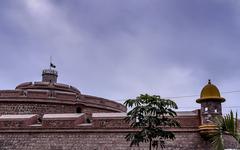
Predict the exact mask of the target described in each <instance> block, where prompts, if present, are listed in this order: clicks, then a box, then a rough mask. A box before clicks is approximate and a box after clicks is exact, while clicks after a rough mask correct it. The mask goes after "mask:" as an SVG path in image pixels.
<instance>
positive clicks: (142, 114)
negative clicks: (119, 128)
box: [124, 94, 180, 150]
mask: <svg viewBox="0 0 240 150" xmlns="http://www.w3.org/2000/svg"><path fill="white" fill-rule="evenodd" d="M124 104H125V106H127V107H130V108H133V109H132V110H131V111H129V112H128V113H127V117H126V118H125V120H126V121H127V122H128V123H130V126H131V127H132V128H136V129H138V130H137V131H136V132H132V133H129V134H127V136H126V137H125V138H126V140H127V141H131V144H130V146H133V145H137V146H139V144H140V143H142V142H149V149H150V150H151V147H156V148H157V147H158V146H159V145H160V146H161V147H162V148H163V147H164V141H165V140H166V139H171V140H174V139H175V135H174V133H173V132H171V131H168V130H164V127H180V124H179V123H178V122H177V121H176V120H175V119H174V117H175V116H176V112H175V111H174V109H177V108H178V107H177V105H176V103H175V102H173V101H171V100H169V99H162V98H161V97H160V96H158V95H153V96H151V95H148V94H145V95H143V94H141V95H140V96H138V97H136V99H128V100H126V101H125V102H124Z"/></svg>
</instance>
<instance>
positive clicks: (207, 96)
mask: <svg viewBox="0 0 240 150" xmlns="http://www.w3.org/2000/svg"><path fill="white" fill-rule="evenodd" d="M213 99H214V100H218V101H221V102H224V101H225V99H224V98H222V97H221V95H220V92H219V90H218V88H217V87H216V86H215V85H214V84H212V83H211V81H210V80H209V81H208V84H207V85H205V86H204V87H203V89H202V91H201V95H200V98H199V99H197V103H200V102H202V101H206V100H213Z"/></svg>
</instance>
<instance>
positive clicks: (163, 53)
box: [0, 0, 240, 112]
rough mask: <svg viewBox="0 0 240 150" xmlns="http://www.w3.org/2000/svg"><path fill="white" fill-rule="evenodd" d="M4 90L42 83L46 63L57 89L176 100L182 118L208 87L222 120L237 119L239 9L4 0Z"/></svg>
mask: <svg viewBox="0 0 240 150" xmlns="http://www.w3.org/2000/svg"><path fill="white" fill-rule="evenodd" d="M0 52H1V53H0V54H1V59H0V88H1V89H14V88H15V86H16V85H18V84H19V83H22V82H26V81H39V80H41V71H42V69H44V68H48V67H49V58H50V56H52V57H53V62H54V64H55V65H56V66H57V70H58V71H59V78H58V81H59V82H61V83H66V84H71V85H73V86H76V87H78V88H79V90H80V91H81V92H82V93H84V94H90V95H96V96H100V97H105V98H109V99H115V100H116V101H118V102H123V100H124V99H127V98H134V97H136V96H137V95H139V94H141V93H149V94H157V95H161V96H162V97H171V98H172V99H174V100H175V101H176V102H177V104H178V105H179V107H180V109H181V110H192V109H196V108H199V105H198V104H196V102H195V100H196V99H197V98H198V96H192V97H183V98H174V97H179V96H191V95H199V94H200V91H201V89H202V87H203V86H204V85H205V84H206V83H207V80H208V79H211V80H212V83H214V84H215V85H217V86H218V88H219V89H220V91H221V92H223V93H222V96H223V97H225V98H226V102H225V103H224V104H223V110H224V112H228V111H229V110H230V109H233V110H237V109H238V110H239V112H240V104H239V101H240V98H239V97H240V93H239V92H233V93H225V92H231V91H239V90H240V87H239V85H240V59H239V55H240V1H237V0H181V1H179V0H92V1H90V0H1V2H0Z"/></svg>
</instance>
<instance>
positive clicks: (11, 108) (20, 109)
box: [0, 102, 76, 115]
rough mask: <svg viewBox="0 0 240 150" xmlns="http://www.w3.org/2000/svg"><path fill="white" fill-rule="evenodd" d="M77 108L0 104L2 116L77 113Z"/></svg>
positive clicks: (32, 104) (33, 104) (61, 105)
mask: <svg viewBox="0 0 240 150" xmlns="http://www.w3.org/2000/svg"><path fill="white" fill-rule="evenodd" d="M75 112H76V106H73V105H64V104H49V103H46V104H44V103H19V102H12V103H11V102H9V103H4V102H1V103H0V114H40V115H42V114H48V113H75Z"/></svg>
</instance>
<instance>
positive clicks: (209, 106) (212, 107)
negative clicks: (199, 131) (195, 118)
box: [196, 80, 225, 124]
mask: <svg viewBox="0 0 240 150" xmlns="http://www.w3.org/2000/svg"><path fill="white" fill-rule="evenodd" d="M224 101H225V99H224V98H222V97H221V95H220V92H219V90H218V88H217V87H216V86H215V85H214V84H212V83H211V81H210V80H209V81H208V84H207V85H206V86H204V87H203V89H202V91H201V95H200V98H199V99H197V100H196V102H197V103H200V104H201V116H202V124H206V123H208V122H209V121H211V119H212V118H213V117H214V116H216V115H222V105H221V103H222V102H224Z"/></svg>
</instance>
